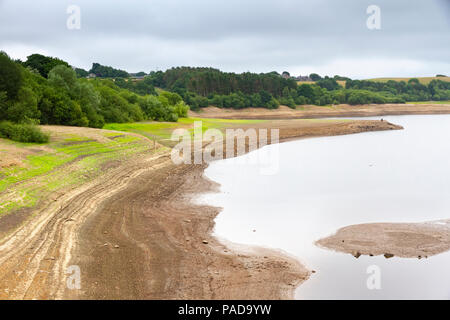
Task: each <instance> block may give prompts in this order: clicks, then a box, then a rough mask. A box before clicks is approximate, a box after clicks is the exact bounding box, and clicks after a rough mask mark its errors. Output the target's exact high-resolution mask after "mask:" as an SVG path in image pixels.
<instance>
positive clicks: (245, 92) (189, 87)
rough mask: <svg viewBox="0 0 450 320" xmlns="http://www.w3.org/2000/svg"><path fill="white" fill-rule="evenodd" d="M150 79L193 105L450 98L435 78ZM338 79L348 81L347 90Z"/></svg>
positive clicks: (192, 74)
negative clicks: (424, 80)
mask: <svg viewBox="0 0 450 320" xmlns="http://www.w3.org/2000/svg"><path fill="white" fill-rule="evenodd" d="M149 78H150V79H151V81H150V80H149V83H152V84H153V85H154V86H156V87H161V88H165V89H167V90H170V91H173V92H177V93H178V94H180V95H181V96H182V97H183V99H184V101H186V103H187V104H189V105H190V106H191V108H192V109H194V110H195V109H198V108H202V107H206V106H208V105H214V106H217V107H223V108H236V109H240V108H246V107H265V108H277V107H278V106H279V105H280V104H282V105H287V106H289V107H292V108H295V107H296V106H297V105H304V104H315V105H319V106H323V105H331V104H342V103H347V104H351V105H357V104H369V103H378V104H381V103H405V102H407V101H427V100H437V101H440V100H450V83H449V82H445V81H441V80H433V81H432V82H431V83H430V84H429V85H427V86H426V85H423V84H420V83H419V81H418V80H417V79H411V80H410V81H408V82H398V81H388V82H384V83H383V82H374V81H359V80H351V79H349V78H346V77H340V76H335V77H333V78H330V77H324V78H322V77H321V76H319V75H318V74H311V75H310V78H311V79H313V80H314V81H315V83H313V84H309V83H308V84H306V83H305V84H297V83H296V81H294V80H292V79H285V78H283V77H281V76H280V75H279V74H278V73H276V72H271V73H266V74H254V73H242V74H235V73H225V72H221V71H219V70H216V69H211V68H188V67H181V68H173V69H170V70H167V71H166V72H161V71H159V72H151V73H150V75H149ZM337 81H346V86H345V88H344V87H342V86H341V85H339V83H338V82H337Z"/></svg>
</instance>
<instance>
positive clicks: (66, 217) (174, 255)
mask: <svg viewBox="0 0 450 320" xmlns="http://www.w3.org/2000/svg"><path fill="white" fill-rule="evenodd" d="M267 125H268V126H270V124H267ZM277 125H278V124H277ZM281 129H282V130H281V131H280V134H281V140H286V139H292V138H300V137H309V136H318V135H333V134H349V133H358V132H365V131H374V130H393V129H400V127H397V126H394V125H391V124H389V123H387V122H381V121H347V122H342V123H341V122H339V123H335V122H326V123H322V124H320V125H313V126H308V125H305V126H304V127H302V126H301V125H300V124H299V123H298V122H292V126H291V127H289V125H288V124H286V123H285V124H284V126H283V127H282V128H281ZM203 170H204V166H194V165H181V166H175V165H173V164H172V162H171V159H170V157H169V154H168V153H167V152H166V153H163V154H160V155H158V156H155V155H150V154H143V155H141V156H139V157H135V158H134V159H133V160H130V161H128V162H126V163H124V164H122V165H120V166H118V167H115V168H112V169H110V170H108V171H106V173H105V174H104V175H102V176H100V177H99V178H97V179H95V180H94V181H91V182H89V183H86V184H84V185H81V186H79V187H77V188H76V189H73V190H71V191H70V192H67V193H66V194H60V195H59V196H58V197H55V198H54V199H48V200H47V202H46V203H45V205H41V206H39V207H38V208H36V211H35V212H33V219H31V220H29V221H28V222H27V223H26V224H25V225H23V226H22V227H20V228H19V229H17V230H16V231H15V232H13V233H11V234H9V235H8V236H7V237H6V238H4V239H2V240H1V242H0V298H2V299H63V298H66V299H67V298H69V299H79V298H83V299H182V298H183V299H241V298H242V299H280V298H281V299H286V298H292V297H293V292H294V289H295V287H296V286H298V285H299V284H300V283H301V282H302V281H305V280H306V279H307V278H308V276H309V271H308V270H306V269H305V268H304V267H303V266H302V265H301V264H300V263H299V262H298V261H297V260H295V259H293V258H290V257H288V256H285V255H283V254H281V253H278V252H275V251H271V250H263V249H258V248H247V247H245V248H233V249H231V248H230V247H229V246H225V245H223V244H221V243H219V242H218V241H217V240H216V239H214V238H213V237H212V236H211V231H212V229H213V226H214V218H215V216H216V215H217V214H218V212H219V211H220V210H219V209H218V208H213V207H209V206H199V205H194V204H193V203H192V202H191V201H190V198H191V196H192V194H197V193H198V192H203V191H207V190H211V189H213V188H214V184H213V183H211V182H210V181H207V180H205V179H204V178H203V176H202V175H203ZM72 265H76V266H79V267H80V270H81V290H69V289H67V286H66V279H67V274H66V270H67V267H68V266H72Z"/></svg>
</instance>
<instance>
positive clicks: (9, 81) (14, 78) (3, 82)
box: [0, 51, 22, 100]
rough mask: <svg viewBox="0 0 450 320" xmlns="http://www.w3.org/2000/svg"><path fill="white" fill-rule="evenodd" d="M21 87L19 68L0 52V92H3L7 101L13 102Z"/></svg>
mask: <svg viewBox="0 0 450 320" xmlns="http://www.w3.org/2000/svg"><path fill="white" fill-rule="evenodd" d="M21 86H22V73H21V70H20V66H19V65H17V64H16V63H15V62H13V61H12V60H11V59H10V58H9V57H8V55H7V54H6V53H4V52H2V51H0V92H5V94H6V98H7V99H8V100H14V99H15V98H16V97H17V94H18V92H19V89H20V87H21Z"/></svg>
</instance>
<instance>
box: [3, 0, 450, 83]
mask: <svg viewBox="0 0 450 320" xmlns="http://www.w3.org/2000/svg"><path fill="white" fill-rule="evenodd" d="M69 5H77V6H79V8H80V10H81V28H80V29H79V30H69V29H68V28H67V19H68V18H69V14H67V8H68V7H69ZM369 5H378V6H379V7H380V9H381V29H380V30H370V29H368V28H367V25H366V21H367V19H368V17H369V15H368V14H367V13H366V10H367V7H368V6H369ZM0 50H4V51H6V52H7V53H8V54H9V55H10V56H12V57H14V58H20V59H26V56H27V55H29V54H31V53H42V54H45V55H51V56H57V57H60V58H62V59H64V60H66V61H68V62H69V63H70V64H72V65H75V66H78V67H83V68H85V69H90V67H91V65H92V63H93V62H99V63H101V64H105V65H111V66H114V67H117V68H121V69H125V70H127V71H129V72H137V71H145V72H149V71H150V70H165V69H167V68H170V67H173V66H186V65H188V66H212V67H215V68H219V69H221V70H224V71H234V72H244V71H252V72H270V71H278V72H282V71H285V70H287V71H289V72H290V73H291V74H293V75H299V74H301V75H306V74H309V73H311V72H317V73H320V74H322V75H335V74H339V75H345V76H350V77H354V78H371V77H383V76H399V77H400V76H433V75H436V74H438V73H443V74H449V75H450V0H427V1H423V0H368V1H367V0H339V1H337V0H308V1H303V0H222V1H218V0H34V1H32V0H28V1H25V0H0Z"/></svg>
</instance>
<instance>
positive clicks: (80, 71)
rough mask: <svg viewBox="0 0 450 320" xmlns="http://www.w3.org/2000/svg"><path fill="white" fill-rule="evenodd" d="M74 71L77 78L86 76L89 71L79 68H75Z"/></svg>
mask: <svg viewBox="0 0 450 320" xmlns="http://www.w3.org/2000/svg"><path fill="white" fill-rule="evenodd" d="M75 73H76V74H77V77H78V78H86V77H87V76H88V75H89V72H87V71H86V70H84V69H81V68H75Z"/></svg>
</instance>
